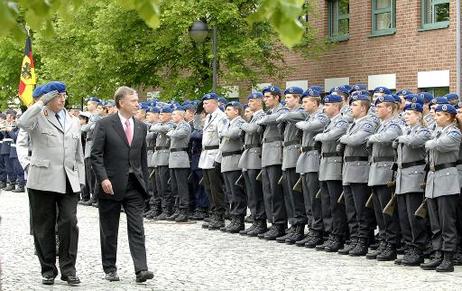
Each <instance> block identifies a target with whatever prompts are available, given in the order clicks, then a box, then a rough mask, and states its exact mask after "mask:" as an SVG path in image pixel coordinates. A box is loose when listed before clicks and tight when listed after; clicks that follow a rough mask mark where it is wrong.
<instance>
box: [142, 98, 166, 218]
mask: <svg viewBox="0 0 462 291" xmlns="http://www.w3.org/2000/svg"><path fill="white" fill-rule="evenodd" d="M147 112H148V113H147V114H152V115H154V114H155V116H156V118H153V119H152V122H150V123H148V124H147V125H148V128H151V126H153V125H154V124H157V123H159V114H160V108H159V107H150V108H148V109H147ZM156 139H157V135H156V133H155V132H152V131H149V132H148V133H147V135H146V148H147V149H148V152H147V159H148V172H149V189H150V192H151V193H150V194H151V197H150V198H149V201H148V203H149V211H148V213H146V214H145V217H146V218H147V219H154V218H155V217H157V216H159V215H161V214H162V201H161V199H160V196H159V192H158V191H157V187H156V177H155V175H154V173H155V170H154V161H153V159H152V156H153V155H154V150H155V147H156Z"/></svg>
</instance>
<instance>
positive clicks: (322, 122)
mask: <svg viewBox="0 0 462 291" xmlns="http://www.w3.org/2000/svg"><path fill="white" fill-rule="evenodd" d="M329 122H330V121H329V118H328V117H327V116H326V115H325V114H324V113H323V112H322V110H317V111H316V112H314V113H312V114H310V116H309V117H308V119H307V120H306V121H299V122H297V123H296V124H295V126H296V127H297V128H298V129H300V130H302V131H303V132H302V147H301V152H302V153H301V154H300V156H299V157H298V160H297V167H296V172H297V173H300V174H305V173H313V172H318V171H319V159H320V149H317V148H315V143H316V141H315V140H314V136H315V135H317V134H318V133H320V132H322V131H323V130H324V128H325V127H326V126H327V125H328V124H329Z"/></svg>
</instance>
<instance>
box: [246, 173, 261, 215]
mask: <svg viewBox="0 0 462 291" xmlns="http://www.w3.org/2000/svg"><path fill="white" fill-rule="evenodd" d="M259 172H260V170H254V169H248V170H245V171H243V172H242V176H243V177H244V183H245V189H246V193H247V205H248V206H249V209H250V213H251V214H252V217H253V218H254V219H255V220H266V211H265V202H264V199H263V190H262V184H261V182H260V181H257V175H258V173H259Z"/></svg>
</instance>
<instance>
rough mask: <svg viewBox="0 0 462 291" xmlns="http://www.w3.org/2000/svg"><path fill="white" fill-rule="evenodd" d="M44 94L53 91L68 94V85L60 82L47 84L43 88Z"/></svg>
mask: <svg viewBox="0 0 462 291" xmlns="http://www.w3.org/2000/svg"><path fill="white" fill-rule="evenodd" d="M42 90H43V94H46V93H48V92H51V91H58V93H64V92H66V85H65V84H64V83H63V82H59V81H51V82H48V83H46V84H45V85H44V86H43V89H42Z"/></svg>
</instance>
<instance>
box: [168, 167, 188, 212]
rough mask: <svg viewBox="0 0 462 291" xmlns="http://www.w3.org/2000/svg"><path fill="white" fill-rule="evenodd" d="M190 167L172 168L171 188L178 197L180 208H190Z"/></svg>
mask: <svg viewBox="0 0 462 291" xmlns="http://www.w3.org/2000/svg"><path fill="white" fill-rule="evenodd" d="M188 176H189V168H178V169H170V177H171V182H170V185H171V188H172V193H173V196H174V197H177V201H178V208H179V209H185V210H189V187H188Z"/></svg>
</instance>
